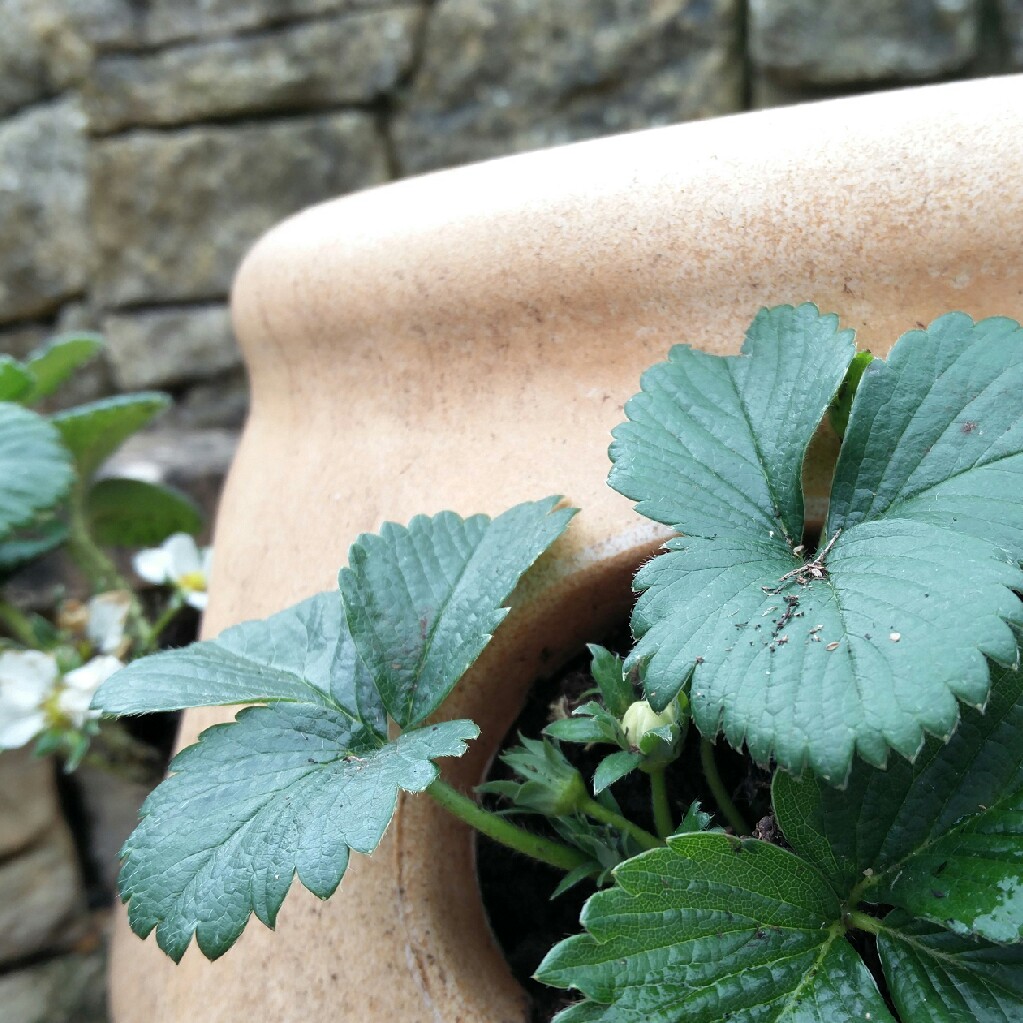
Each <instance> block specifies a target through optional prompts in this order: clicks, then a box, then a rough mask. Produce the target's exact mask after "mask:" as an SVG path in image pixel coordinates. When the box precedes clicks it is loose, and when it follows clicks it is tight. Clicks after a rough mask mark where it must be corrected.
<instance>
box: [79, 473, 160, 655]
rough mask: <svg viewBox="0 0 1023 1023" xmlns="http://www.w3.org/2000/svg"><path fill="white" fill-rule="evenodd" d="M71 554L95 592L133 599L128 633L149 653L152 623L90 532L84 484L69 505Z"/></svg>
mask: <svg viewBox="0 0 1023 1023" xmlns="http://www.w3.org/2000/svg"><path fill="white" fill-rule="evenodd" d="M67 550H68V554H70V555H71V557H72V559H73V560H74V562H75V564H77V565H78V567H79V568H80V569H81V570H82V571H83V572H84V573H85V574H86V576H87V577H88V579H89V582H90V583H91V584H92V587H93V592H95V593H103V592H107V591H109V590H125V591H126V592H127V593H128V594H129V595H130V597H131V601H130V604H129V606H128V632H129V634H130V635H131V636H132V638H133V639H134V640H135V642H136V644H138V646H139V647H141V648H142V649H146V647H147V642H148V639H149V631H150V627H149V623H148V622H147V621H146V617H145V615H144V614H143V613H142V605H141V604H140V603H139V598H138V596H137V595H136V593H135V591H134V589H132V587H131V586H130V585H129V584H128V581H127V580H126V579H125V578H124V577H123V576H122V575H121V573H120V572H118V571H117V566H116V565H115V564H114V562H113V561H112V560H111V559H110V557H109V556H108V555H107V554H106V552H105V551H103V550H101V549H100V547H99V546H98V545H97V544H96V541H95V540H93V538H92V534H91V533H90V532H89V524H88V522H87V521H86V518H85V512H84V492H83V489H82V485H81V483H79V484H77V485H76V486H75V487H74V489H73V490H72V492H71V498H70V500H69V501H68V538H67Z"/></svg>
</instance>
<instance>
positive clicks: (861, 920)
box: [845, 909, 884, 934]
mask: <svg viewBox="0 0 1023 1023" xmlns="http://www.w3.org/2000/svg"><path fill="white" fill-rule="evenodd" d="M845 925H846V927H855V928H856V930H858V931H867V932H868V933H869V934H880V933H881V932H882V931H883V930H884V926H883V925H882V923H881V921H880V920H878V919H877V918H876V917H873V916H868V915H867V914H866V913H861V912H860V911H859V910H858V909H851V910H849V912H848V913H846V914H845Z"/></svg>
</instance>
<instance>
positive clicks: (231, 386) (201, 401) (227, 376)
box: [162, 369, 249, 430]
mask: <svg viewBox="0 0 1023 1023" xmlns="http://www.w3.org/2000/svg"><path fill="white" fill-rule="evenodd" d="M248 411H249V382H248V378H247V377H246V375H245V373H244V372H243V371H242V370H241V369H237V370H231V371H229V372H227V373H223V374H221V375H220V376H218V377H215V378H213V379H209V380H204V381H202V382H201V383H198V384H196V385H195V386H194V387H190V388H189V389H188V390H187V391H186V392H185V393H184V394H182V395H181V396H180V397H179V398H178V400H177V401H175V403H174V407H173V408H171V409H169V410H168V412H167V415H165V416H164V418H163V420H162V422H163V425H164V426H167V427H173V428H175V429H186V430H202V429H208V428H210V427H226V428H228V429H233V430H237V429H239V428H240V427H241V426H242V425H243V424H244V422H245V416H246V415H247V413H248Z"/></svg>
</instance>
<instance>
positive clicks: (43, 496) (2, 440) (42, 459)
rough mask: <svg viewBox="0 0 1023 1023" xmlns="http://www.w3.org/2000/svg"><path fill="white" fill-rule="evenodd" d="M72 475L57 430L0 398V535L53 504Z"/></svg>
mask: <svg viewBox="0 0 1023 1023" xmlns="http://www.w3.org/2000/svg"><path fill="white" fill-rule="evenodd" d="M72 479H73V476H72V471H71V464H70V460H69V458H68V453H67V451H66V450H65V448H64V445H63V444H61V442H60V435H59V434H58V433H57V431H56V430H54V428H53V427H52V426H51V425H50V424H49V423H48V422H47V421H46V420H45V419H43V418H42V417H41V416H38V415H36V413H34V412H31V411H29V410H28V409H25V408H22V407H21V406H20V405H14V404H11V403H9V402H0V537H3V536H5V535H6V534H7V533H9V532H10V531H11V530H12V529H14V528H16V527H18V526H22V525H25V524H27V523H29V522H31V520H32V518H33V517H34V516H35V515H36V514H37V513H38V512H40V511H45V510H46V509H48V508H52V507H53V506H54V505H55V504H57V502H58V501H60V499H61V498H62V497H64V495H65V494H66V493H67V492H68V490H69V489H70V487H71V482H72Z"/></svg>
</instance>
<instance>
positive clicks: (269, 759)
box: [119, 703, 479, 962]
mask: <svg viewBox="0 0 1023 1023" xmlns="http://www.w3.org/2000/svg"><path fill="white" fill-rule="evenodd" d="M478 733H479V730H478V729H477V728H476V726H475V725H474V724H473V723H472V722H471V721H447V722H444V723H443V724H437V725H429V726H427V727H424V728H421V729H417V730H415V731H410V732H405V733H404V734H402V735H401V736H399V738H398V739H397V740H395V741H394V742H391V743H385V742H384V740H382V739H381V738H380V736H378V735H376V734H374V732H373V731H372V729H369V728H366V727H365V726H363V725H362V724H361V723H359V722H354V721H352V719H351V718H349V717H348V716H346V715H344V714H340V713H338V712H336V711H334V710H332V709H328V708H324V707H323V706H322V705H321V704H319V703H315V704H308V703H307V704H302V703H298V704H294V703H277V704H274V705H272V706H269V707H250V708H248V709H246V710H243V711H242V712H241V713H240V714H239V715H238V718H237V721H236V722H235V723H233V724H229V725H216V726H214V727H213V728H210V729H207V730H206V731H205V732H203V733H202V735H201V736H200V737H199V741H198V743H196V745H194V746H190V747H189V748H188V749H186V750H184V751H183V752H182V753H180V754H178V756H177V757H175V758H174V760H173V762H172V763H171V771H172V772H173V774H172V775H171V777H170V778H168V779H167V781H165V782H164V783H163V784H162V785H160V786H159V787H158V788H157V789H156V790H155V791H154V792H153V793H152V795H150V797H149V798H148V799H147V800H146V802H145V803H144V804H143V807H142V811H141V823H140V824H139V826H138V828H137V829H136V830H135V832H134V833H133V834H132V836H131V837H130V838H129V839H128V841H127V842H126V843H125V845H124V848H123V849H122V851H121V855H122V857H123V860H124V863H123V865H122V868H121V874H120V879H119V887H120V892H121V897H122V898H123V899H124V900H125V901H126V902H127V903H128V920H129V922H130V924H131V927H132V929H133V930H134V931H135V933H136V934H138V935H139V936H140V937H145V936H146V935H148V934H149V933H150V932H151V931H152V930H153V929H154V928H155V929H156V940H157V944H159V946H160V948H161V949H163V951H164V952H166V953H167V955H169V956H170V957H171V958H172V959H173V960H175V962H177V961H178V960H180V959H181V957H182V956H183V955H184V953H185V949H186V948H187V947H188V944H189V942H190V941H191V939H192V935H193V934H194V935H195V937H196V940H197V942H198V945H199V948H200V949H201V950H202V952H203V954H204V955H205V956H207V958H210V959H216V958H217V957H218V956H220V955H223V953H224V952H226V951H227V949H229V948H230V947H231V945H233V944H234V942H235V941H236V940H237V939H238V936H239V935H240V934H241V932H242V930H243V929H244V927H245V925H246V923H247V922H248V918H249V916H250V914H253V913H254V914H255V915H256V916H257V917H258V918H259V919H260V920H261V921H262V922H263V923H265V924H266V925H267V926H268V927H273V925H274V922H275V920H276V918H277V913H278V910H279V909H280V907H281V904H282V903H283V901H284V897H285V895H286V894H287V892H288V889H289V888H290V887H291V883H292V879H293V878H294V876H295V875H296V874H297V876H298V878H299V880H300V881H301V883H302V884H303V885H304V886H305V887H306V888H307V889H309V891H311V892H312V893H313V894H314V895H317V896H319V897H320V898H321V899H325V898H328V897H329V896H330V895H332V894H333V892H334V890H335V889H336V888H337V886H338V885H339V884H340V882H341V878H342V876H343V875H344V872H345V868H346V867H347V865H348V856H349V850H351V849H354V850H355V851H356V852H362V853H369V852H372V850H373V849H375V848H376V846H377V844H378V843H379V841H380V839H381V838H382V837H383V834H384V832H385V831H386V829H387V825H388V824H389V823H390V820H391V817H392V815H393V813H394V807H395V803H396V800H397V796H398V790H399V789H404V790H405V791H406V792H421V791H422V790H423V789H425V788H426V787H427V786H428V785H429V784H430V783H431V782H432V781H433V780H434V779H435V778H436V777H437V774H438V771H437V768H436V766H435V765H434V764H433V762H432V761H433V760H434V759H435V758H437V757H442V756H461V755H462V753H464V752H465V743H466V741H467V740H469V739H473V738H475V737H476V736H477V735H478Z"/></svg>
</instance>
